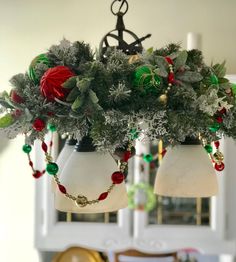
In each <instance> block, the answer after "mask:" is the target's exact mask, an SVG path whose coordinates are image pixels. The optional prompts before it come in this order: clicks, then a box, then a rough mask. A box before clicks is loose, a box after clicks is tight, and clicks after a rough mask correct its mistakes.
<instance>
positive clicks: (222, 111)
mask: <svg viewBox="0 0 236 262" xmlns="http://www.w3.org/2000/svg"><path fill="white" fill-rule="evenodd" d="M218 112H219V113H220V114H222V115H224V114H226V112H227V111H226V109H225V108H224V107H223V108H222V109H221V110H219V111H218Z"/></svg>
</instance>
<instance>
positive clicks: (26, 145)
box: [22, 144, 32, 154]
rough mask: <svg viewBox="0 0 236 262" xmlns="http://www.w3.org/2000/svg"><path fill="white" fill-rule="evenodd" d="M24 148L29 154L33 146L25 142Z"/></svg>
mask: <svg viewBox="0 0 236 262" xmlns="http://www.w3.org/2000/svg"><path fill="white" fill-rule="evenodd" d="M22 150H23V151H24V152H25V153H26V154H29V153H30V152H31V150H32V147H31V146H30V145H28V144H25V145H23V147H22Z"/></svg>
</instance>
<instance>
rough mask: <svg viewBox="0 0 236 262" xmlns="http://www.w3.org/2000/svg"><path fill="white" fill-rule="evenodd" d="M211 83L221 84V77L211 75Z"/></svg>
mask: <svg viewBox="0 0 236 262" xmlns="http://www.w3.org/2000/svg"><path fill="white" fill-rule="evenodd" d="M211 84H212V85H218V84H219V79H218V77H217V76H216V75H214V74H213V75H211Z"/></svg>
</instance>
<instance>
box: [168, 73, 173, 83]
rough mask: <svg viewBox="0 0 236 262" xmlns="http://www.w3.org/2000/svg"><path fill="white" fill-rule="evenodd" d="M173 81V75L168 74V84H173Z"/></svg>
mask: <svg viewBox="0 0 236 262" xmlns="http://www.w3.org/2000/svg"><path fill="white" fill-rule="evenodd" d="M174 80H175V75H174V73H173V72H170V73H169V75H168V83H171V84H173V83H174Z"/></svg>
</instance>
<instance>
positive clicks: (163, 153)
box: [161, 149, 167, 157]
mask: <svg viewBox="0 0 236 262" xmlns="http://www.w3.org/2000/svg"><path fill="white" fill-rule="evenodd" d="M166 152H167V150H166V149H163V150H162V152H161V155H162V157H164V156H165V154H166Z"/></svg>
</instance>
